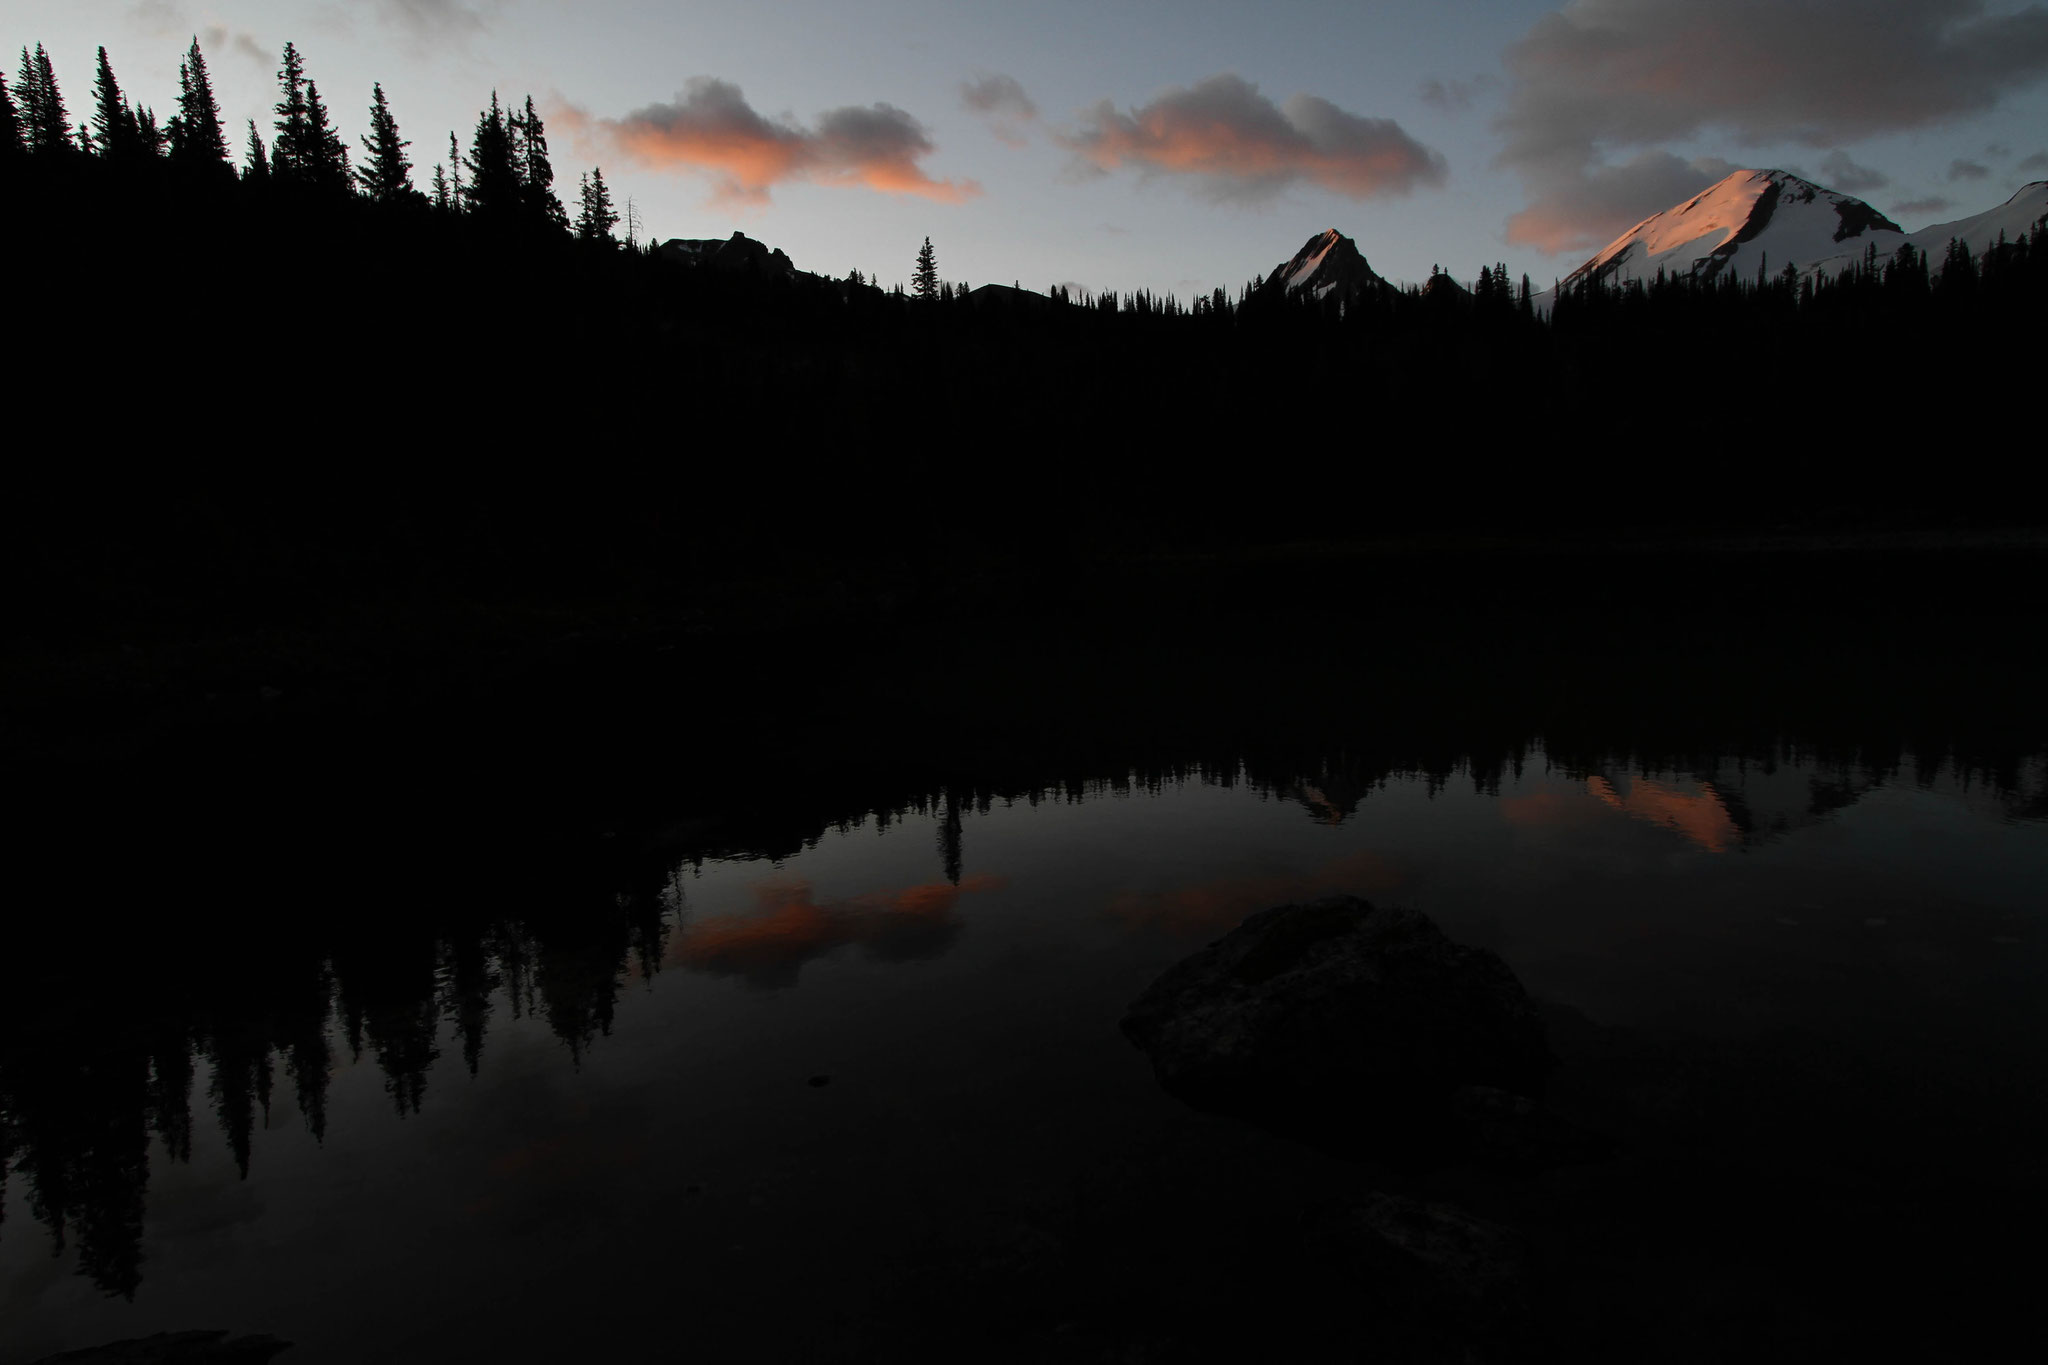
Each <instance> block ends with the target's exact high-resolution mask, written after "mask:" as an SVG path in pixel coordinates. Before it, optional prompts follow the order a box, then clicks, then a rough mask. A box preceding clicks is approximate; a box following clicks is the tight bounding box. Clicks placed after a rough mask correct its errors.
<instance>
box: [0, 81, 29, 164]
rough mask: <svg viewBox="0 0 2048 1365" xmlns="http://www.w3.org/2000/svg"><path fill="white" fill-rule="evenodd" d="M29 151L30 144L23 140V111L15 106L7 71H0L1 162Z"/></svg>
mask: <svg viewBox="0 0 2048 1365" xmlns="http://www.w3.org/2000/svg"><path fill="white" fill-rule="evenodd" d="M27 151H28V144H27V143H25V142H23V141H22V140H21V112H20V110H18V109H16V108H15V107H14V96H12V95H10V94H8V93H7V77H6V75H5V73H0V164H4V163H6V162H8V161H11V160H13V159H15V158H17V157H19V156H21V155H23V154H24V153H26V152H27Z"/></svg>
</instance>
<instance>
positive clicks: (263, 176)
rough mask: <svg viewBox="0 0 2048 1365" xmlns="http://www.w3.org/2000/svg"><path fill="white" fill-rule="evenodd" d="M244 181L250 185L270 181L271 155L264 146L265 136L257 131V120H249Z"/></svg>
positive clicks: (243, 169) (243, 170) (243, 163)
mask: <svg viewBox="0 0 2048 1365" xmlns="http://www.w3.org/2000/svg"><path fill="white" fill-rule="evenodd" d="M242 179H243V180H245V181H248V182H249V183H250V184H254V185H260V184H263V183H264V182H266V181H268V180H269V179H270V155H269V153H268V152H267V151H266V150H265V149H264V146H263V134H261V133H259V132H257V131H256V120H255V119H250V120H249V145H248V149H247V151H246V152H245V153H244V159H243V162H242Z"/></svg>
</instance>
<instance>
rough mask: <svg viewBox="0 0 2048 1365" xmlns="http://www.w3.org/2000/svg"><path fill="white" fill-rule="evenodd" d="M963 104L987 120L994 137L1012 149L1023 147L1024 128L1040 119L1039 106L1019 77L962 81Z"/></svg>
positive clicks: (988, 77)
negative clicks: (1019, 80)
mask: <svg viewBox="0 0 2048 1365" xmlns="http://www.w3.org/2000/svg"><path fill="white" fill-rule="evenodd" d="M960 102H961V103H962V104H964V105H966V106H967V108H968V109H970V110H972V111H973V112H975V113H977V114H980V115H981V116H982V117H983V118H985V119H987V120H988V123H989V127H990V128H992V129H993V130H994V131H995V135H996V136H997V137H999V138H1001V139H1002V140H1003V141H1005V142H1007V143H1009V144H1010V145H1011V146H1013V147H1021V146H1022V145H1023V144H1024V125H1026V124H1028V123H1031V122H1034V121H1035V120H1036V119H1037V118H1038V106H1037V105H1036V104H1034V103H1032V100H1031V96H1029V95H1027V94H1025V93H1024V87H1023V86H1022V85H1019V84H1018V83H1017V79H1016V77H1014V76H1005V75H1002V74H1000V73H997V74H994V75H987V76H979V77H976V78H975V79H974V80H971V81H962V82H961V83H960Z"/></svg>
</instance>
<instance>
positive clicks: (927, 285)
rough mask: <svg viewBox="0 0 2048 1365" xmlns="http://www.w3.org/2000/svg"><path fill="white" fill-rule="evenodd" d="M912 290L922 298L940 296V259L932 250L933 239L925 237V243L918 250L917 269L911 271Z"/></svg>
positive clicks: (916, 295) (912, 292)
mask: <svg viewBox="0 0 2048 1365" xmlns="http://www.w3.org/2000/svg"><path fill="white" fill-rule="evenodd" d="M910 292H911V294H912V295H913V296H914V297H916V298H920V299H936V298H937V297H938V296H939V260H938V257H937V256H936V255H935V254H933V252H932V239H931V238H929V237H927V238H925V239H924V245H923V246H921V247H919V248H918V251H917V269H916V270H914V271H913V272H912V273H911V277H910Z"/></svg>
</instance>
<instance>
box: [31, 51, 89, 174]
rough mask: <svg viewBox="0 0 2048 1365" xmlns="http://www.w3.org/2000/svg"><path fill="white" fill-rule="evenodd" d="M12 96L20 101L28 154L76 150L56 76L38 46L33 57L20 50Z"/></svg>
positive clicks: (45, 55) (69, 116)
mask: <svg viewBox="0 0 2048 1365" xmlns="http://www.w3.org/2000/svg"><path fill="white" fill-rule="evenodd" d="M15 93H16V95H17V96H19V98H20V100H21V106H22V109H21V112H22V129H23V132H24V133H25V134H26V136H27V140H28V149H29V150H30V151H31V152H35V153H37V154H38V155H41V156H50V155H54V154H57V153H61V152H71V151H76V150H78V146H77V144H76V143H74V142H73V141H72V140H71V115H70V114H69V113H68V112H66V110H65V108H64V95H63V92H62V91H60V90H59V89H58V88H57V73H56V72H55V71H53V70H52V69H51V68H50V54H49V53H47V52H45V51H44V50H43V45H42V44H41V43H37V44H36V50H35V55H34V56H30V55H29V50H28V49H27V48H25V47H24V48H23V49H22V50H21V71H20V74H19V75H18V76H17V77H16V80H15Z"/></svg>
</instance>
